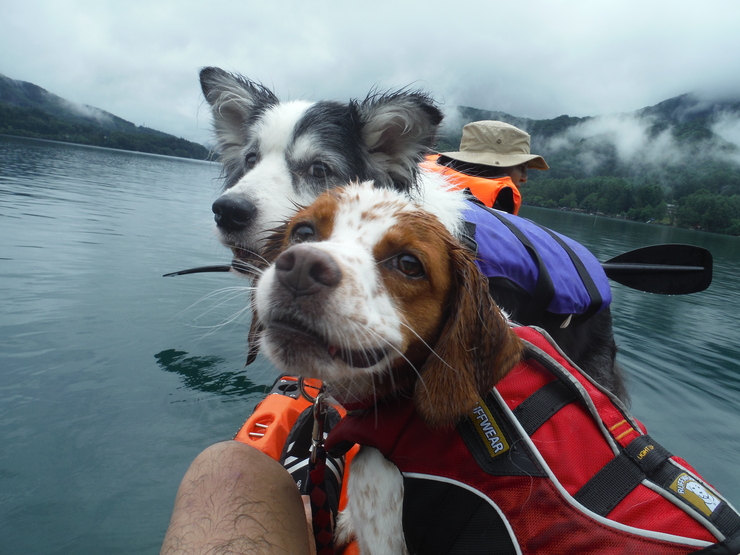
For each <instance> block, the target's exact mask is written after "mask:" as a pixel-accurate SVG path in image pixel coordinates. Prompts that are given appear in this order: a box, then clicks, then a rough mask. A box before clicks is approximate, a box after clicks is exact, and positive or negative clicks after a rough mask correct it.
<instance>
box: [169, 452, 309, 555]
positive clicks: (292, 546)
mask: <svg viewBox="0 0 740 555" xmlns="http://www.w3.org/2000/svg"><path fill="white" fill-rule="evenodd" d="M310 543H312V542H310V541H309V534H308V528H307V523H306V516H305V512H304V506H303V502H302V501H301V497H300V494H299V492H298V488H297V487H296V485H295V482H294V481H293V479H292V478H291V477H290V474H288V473H287V472H286V471H285V469H284V468H283V467H282V466H281V465H280V464H279V463H278V462H276V461H274V460H273V459H271V458H270V457H268V456H267V455H265V454H263V453H261V452H260V451H258V450H257V449H255V448H253V447H250V446H248V445H244V444H243V443H239V442H236V441H225V442H222V443H217V444H215V445H212V446H211V447H208V448H207V449H206V450H204V451H203V452H202V453H201V454H200V455H198V456H197V457H196V459H195V460H194V461H193V463H192V464H191V465H190V468H189V469H188V471H187V472H186V473H185V476H184V477H183V480H182V482H181V484H180V488H179V489H178V492H177V497H176V499H175V508H174V510H173V512H172V519H171V520H170V525H169V528H168V529H167V533H166V535H165V539H164V543H163V545H162V550H161V555H175V554H178V555H180V554H183V555H184V554H188V555H196V554H201V553H248V554H257V553H259V554H277V553H281V554H284V553H289V554H291V555H292V554H301V553H306V554H308V553H310Z"/></svg>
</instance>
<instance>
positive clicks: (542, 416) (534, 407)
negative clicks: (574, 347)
mask: <svg viewBox="0 0 740 555" xmlns="http://www.w3.org/2000/svg"><path fill="white" fill-rule="evenodd" d="M577 398H578V396H577V395H576V393H575V392H574V391H573V390H572V389H571V388H570V387H568V385H567V384H566V383H565V382H563V381H561V380H553V381H551V382H550V383H547V384H545V385H543V386H542V387H541V388H539V389H538V390H537V391H535V392H534V393H533V394H532V395H530V396H529V397H527V398H526V399H525V400H524V401H522V402H521V403H520V404H519V406H518V407H516V408H515V409H514V411H513V412H514V416H516V419H517V420H518V421H519V423H520V424H521V425H522V427H523V428H524V431H526V432H527V435H529V436H531V435H532V434H533V433H535V432H536V431H537V430H538V429H539V427H540V426H542V425H543V424H544V423H545V422H547V421H548V420H549V419H550V417H552V415H553V414H555V413H556V412H558V411H559V410H560V409H562V408H563V407H564V406H565V405H567V404H569V403H571V402H572V401H575V400H576V399H577Z"/></svg>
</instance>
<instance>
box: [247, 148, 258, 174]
mask: <svg viewBox="0 0 740 555" xmlns="http://www.w3.org/2000/svg"><path fill="white" fill-rule="evenodd" d="M244 165H245V166H246V167H247V170H251V169H252V168H254V167H255V166H256V165H257V155H256V154H255V153H254V152H250V153H249V154H247V155H246V156H245V157H244Z"/></svg>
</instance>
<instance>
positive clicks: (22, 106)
mask: <svg viewBox="0 0 740 555" xmlns="http://www.w3.org/2000/svg"><path fill="white" fill-rule="evenodd" d="M0 134H5V135H15V136H21V137H33V138H36V139H50V140H54V141H64V142H70V143H78V144H85V145H94V146H104V147H109V148H118V149H122V150H133V151H137V152H148V153H151V154H165V155H168V156H180V157H182V158H195V159H198V160H205V159H206V158H207V157H208V149H206V148H205V147H204V146H203V145H200V144H197V143H193V142H190V141H186V140H185V139H180V138H177V137H175V136H173V135H168V134H167V133H162V132H161V131H157V130H155V129H150V128H148V127H142V126H137V125H135V124H133V123H131V122H130V121H126V120H124V119H122V118H119V117H118V116H115V115H113V114H111V113H109V112H106V111H104V110H100V109H99V108H94V107H92V106H87V105H83V104H76V103H73V102H70V101H68V100H65V99H63V98H61V97H59V96H57V95H55V94H52V93H50V92H48V91H47V90H45V89H42V88H41V87H39V86H37V85H34V84H33V83H28V82H26V81H16V80H14V79H10V78H8V77H6V76H4V75H2V74H0Z"/></svg>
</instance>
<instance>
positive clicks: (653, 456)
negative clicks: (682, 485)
mask: <svg viewBox="0 0 740 555" xmlns="http://www.w3.org/2000/svg"><path fill="white" fill-rule="evenodd" d="M671 456H672V455H671V454H670V453H669V452H668V451H667V450H666V449H664V448H663V447H661V446H660V445H659V444H658V443H656V442H655V441H654V440H653V439H652V438H651V437H650V436H648V435H643V436H639V437H637V438H635V439H634V440H632V441H631V442H630V443H629V445H627V446H626V447H625V448H624V450H623V451H622V453H620V454H619V455H617V456H616V457H615V458H614V459H612V460H611V461H610V462H608V463H607V464H606V465H605V466H604V467H603V468H602V469H601V470H600V471H599V472H597V473H596V474H595V475H594V476H593V477H592V478H591V479H590V480H589V481H588V482H586V484H585V485H584V486H583V487H582V488H581V489H580V490H578V492H577V493H576V494H575V496H574V497H575V499H576V500H577V501H578V502H579V503H581V504H582V505H583V506H585V507H587V508H588V509H590V510H592V511H593V512H595V513H597V514H599V515H601V516H607V515H608V514H609V513H610V512H611V510H612V509H614V507H616V506H617V505H618V504H619V502H620V501H621V500H622V499H624V498H625V497H626V496H627V494H628V493H629V492H631V491H632V490H633V489H634V488H636V487H637V486H638V485H639V484H640V483H641V482H642V481H643V480H644V479H648V480H649V481H650V482H652V483H653V484H655V485H657V486H659V487H660V488H662V489H663V491H665V492H667V493H669V494H671V496H672V497H673V498H674V499H676V500H678V501H679V503H678V505H685V506H686V507H687V508H691V509H693V510H694V511H695V512H701V511H700V510H699V509H698V507H697V506H696V505H694V504H693V503H692V502H691V501H689V500H687V498H686V497H684V496H683V495H681V494H679V493H677V492H676V489H675V487H674V486H675V484H677V483H678V481H679V480H686V481H687V482H694V481H696V482H697V485H700V484H701V482H700V481H699V479H698V478H696V477H695V476H694V475H692V474H690V473H688V471H686V470H684V469H682V468H681V467H679V466H677V465H675V464H672V463H669V462H668V460H669V459H670V457H671ZM702 487H703V486H702ZM717 500H718V501H719V502H720V503H719V505H718V506H717V507H716V508H714V510H712V512H711V514H709V515H708V516H705V518H706V519H707V521H709V522H710V523H711V524H712V526H714V527H715V528H716V529H717V530H719V532H720V533H721V534H722V535H723V536H725V538H728V539H730V540H737V541H738V542H740V515H738V513H737V512H736V511H735V510H734V509H732V507H730V506H729V505H728V504H727V502H726V501H724V500H721V499H717ZM728 545H729V544H728ZM732 545H738V544H736V543H732ZM718 553H720V552H718Z"/></svg>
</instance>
